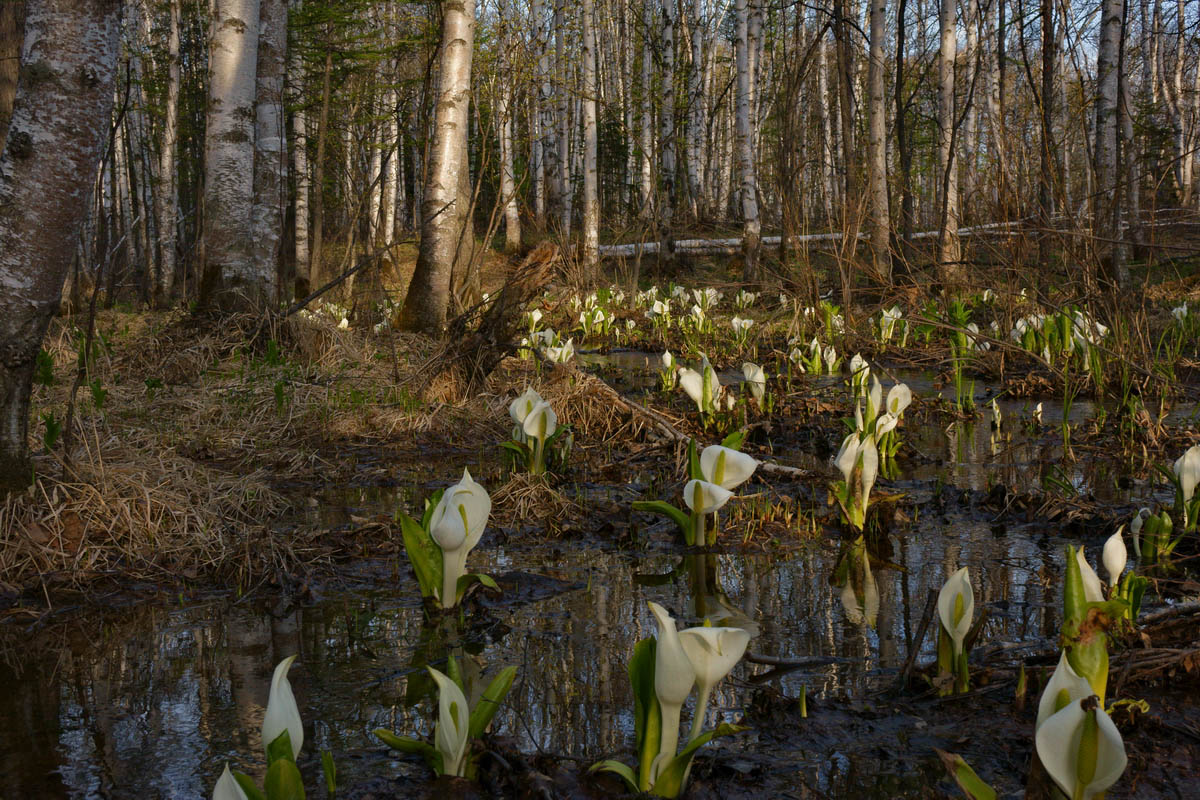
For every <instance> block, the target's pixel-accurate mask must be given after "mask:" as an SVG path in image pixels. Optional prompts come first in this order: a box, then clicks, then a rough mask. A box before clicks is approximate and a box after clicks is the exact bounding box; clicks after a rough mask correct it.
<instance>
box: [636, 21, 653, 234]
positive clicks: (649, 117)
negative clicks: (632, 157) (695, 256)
mask: <svg viewBox="0 0 1200 800" xmlns="http://www.w3.org/2000/svg"><path fill="white" fill-rule="evenodd" d="M651 7H652V3H651V2H650V0H643V4H642V119H641V130H640V131H639V132H640V134H641V139H640V141H639V149H640V150H641V152H642V159H641V167H642V168H641V172H640V173H639V177H640V182H639V184H638V185H639V188H640V189H641V201H642V208H641V214H642V217H643V219H652V218H653V214H654V174H653V172H654V170H653V164H654V161H653V155H652V153H653V147H654V144H653V143H654V48H653V45H652V43H651V41H650V30H651V27H650V26H651V24H652V22H653V19H654V13H653V11H652V10H651Z"/></svg>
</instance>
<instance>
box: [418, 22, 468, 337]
mask: <svg viewBox="0 0 1200 800" xmlns="http://www.w3.org/2000/svg"><path fill="white" fill-rule="evenodd" d="M474 42H475V0H442V46H441V50H440V53H439V55H438V66H439V70H440V73H441V81H440V86H439V88H438V97H437V102H436V103H435V105H434V107H435V111H434V132H433V142H432V143H431V146H430V155H429V168H428V177H427V178H426V181H425V190H424V192H423V194H422V204H421V206H422V207H421V243H420V247H419V249H418V251H417V266H416V269H415V270H414V272H413V277H412V282H411V284H410V285H409V288H408V294H407V295H406V296H405V298H404V308H403V309H402V311H401V325H402V326H403V327H404V328H405V329H406V330H411V331H425V332H428V333H434V334H440V333H441V331H442V328H443V327H444V326H445V324H446V310H447V308H448V306H449V303H450V274H451V272H452V270H453V267H454V260H455V254H456V252H457V250H458V245H459V239H460V237H461V235H462V217H463V213H464V211H463V209H464V208H465V207H466V206H467V205H469V204H470V198H469V197H464V196H462V195H461V194H460V192H461V179H462V175H463V172H464V171H465V170H466V169H467V124H468V110H469V104H470V99H471V56H472V50H473V48H474Z"/></svg>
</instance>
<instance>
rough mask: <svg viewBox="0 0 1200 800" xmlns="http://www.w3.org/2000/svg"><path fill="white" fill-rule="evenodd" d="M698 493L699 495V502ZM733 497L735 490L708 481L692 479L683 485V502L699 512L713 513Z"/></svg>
mask: <svg viewBox="0 0 1200 800" xmlns="http://www.w3.org/2000/svg"><path fill="white" fill-rule="evenodd" d="M697 495H698V496H699V497H698V503H697ZM731 497H733V492H731V491H729V490H728V489H726V488H725V487H723V486H718V485H717V484H715V483H709V482H708V481H701V480H690V481H688V482H687V483H686V484H684V487H683V502H684V503H686V504H687V507H688V508H690V509H691V510H692V511H695V512H696V513H697V514H711V513H713V512H714V511H719V510H720V509H721V508H722V507H723V506H724V505H725V504H726V503H728V502H729V499H730V498H731ZM697 504H698V505H699V507H697Z"/></svg>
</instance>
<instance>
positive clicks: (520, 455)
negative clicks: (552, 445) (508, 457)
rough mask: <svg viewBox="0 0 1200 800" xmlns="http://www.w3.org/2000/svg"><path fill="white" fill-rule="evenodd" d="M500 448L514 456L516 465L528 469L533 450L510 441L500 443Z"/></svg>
mask: <svg viewBox="0 0 1200 800" xmlns="http://www.w3.org/2000/svg"><path fill="white" fill-rule="evenodd" d="M500 446H501V447H502V448H504V449H505V450H507V451H508V452H510V453H512V454H513V455H514V456H516V457H517V463H518V464H522V465H524V467H525V469H529V462H530V460H531V459H532V458H533V450H532V449H531V448H530V447H529V446H528V445H525V444H522V443H521V442H514V441H511V440H510V441H507V442H501V443H500Z"/></svg>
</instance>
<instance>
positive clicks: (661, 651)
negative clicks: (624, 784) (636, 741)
mask: <svg viewBox="0 0 1200 800" xmlns="http://www.w3.org/2000/svg"><path fill="white" fill-rule="evenodd" d="M648 605H649V606H650V613H652V614H653V615H654V619H655V621H656V622H657V623H658V633H657V635H656V636H655V638H656V639H657V640H658V642H657V646H656V647H655V651H654V694H655V695H656V696H657V697H658V705H659V707H660V710H661V712H662V734H661V738H660V740H659V748H658V756H656V757H655V759H654V763H653V764H652V765H651V767H650V781H651V784H653V782H654V780H655V779H657V778H658V770H659V769H660V767H661V766H662V765H663V764H665V763H668V762H669V761H670V760H671V759H672V758H674V757H675V749H676V747H677V746H678V744H679V712H680V710H681V709H682V708H683V703H684V701H685V700H687V697H688V695H689V694H691V693H692V686H693V685H694V684H695V683H696V672H695V669H694V668H693V667H692V661H691V659H689V658H688V655H687V651H685V650H684V649H683V643H682V642H681V641H680V640H679V633H678V631H677V630H676V629H675V620H674V619H672V617H671V614H670V613H669V612H668V611H667V610H666V609H665V608H663V607H662V606H660V605H659V604H658V603H655V602H650V603H648Z"/></svg>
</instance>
